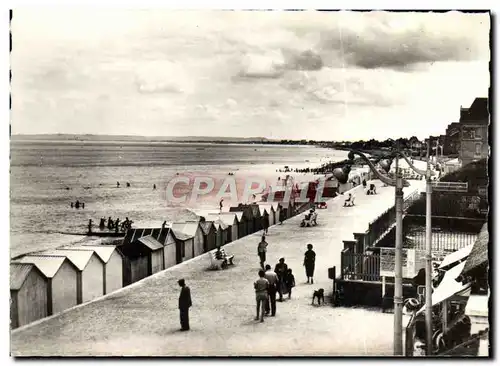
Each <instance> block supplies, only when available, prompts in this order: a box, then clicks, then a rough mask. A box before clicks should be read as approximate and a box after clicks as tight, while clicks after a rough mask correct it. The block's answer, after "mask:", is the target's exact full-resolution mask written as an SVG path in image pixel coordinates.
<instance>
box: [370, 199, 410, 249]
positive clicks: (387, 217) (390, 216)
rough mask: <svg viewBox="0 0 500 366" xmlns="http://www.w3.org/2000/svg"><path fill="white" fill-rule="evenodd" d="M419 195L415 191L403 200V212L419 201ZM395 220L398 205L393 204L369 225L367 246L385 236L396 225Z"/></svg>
mask: <svg viewBox="0 0 500 366" xmlns="http://www.w3.org/2000/svg"><path fill="white" fill-rule="evenodd" d="M419 197H420V193H419V192H418V191H415V192H413V193H412V194H411V195H409V196H408V197H407V198H405V200H404V201H403V213H404V212H407V211H408V209H409V208H410V207H411V206H412V205H413V204H414V203H415V202H417V201H418V199H419ZM395 222H396V207H395V206H392V207H391V208H389V209H388V210H387V211H385V212H384V213H383V214H381V215H380V216H379V217H377V218H376V219H375V220H373V221H372V222H371V223H370V224H369V225H368V235H367V236H368V239H367V242H366V245H367V247H370V246H373V244H374V243H375V242H376V241H377V240H379V239H380V238H381V237H382V236H384V234H385V233H386V232H388V231H389V230H390V229H391V228H392V227H393V226H394V224H395Z"/></svg>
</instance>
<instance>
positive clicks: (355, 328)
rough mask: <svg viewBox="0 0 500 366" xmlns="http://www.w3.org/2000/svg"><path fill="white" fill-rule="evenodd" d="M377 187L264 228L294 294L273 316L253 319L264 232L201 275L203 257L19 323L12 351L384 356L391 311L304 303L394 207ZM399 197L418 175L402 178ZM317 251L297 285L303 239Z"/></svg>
mask: <svg viewBox="0 0 500 366" xmlns="http://www.w3.org/2000/svg"><path fill="white" fill-rule="evenodd" d="M368 183H369V184H370V183H375V184H376V186H377V192H378V194H377V195H375V196H367V195H366V194H365V193H364V192H363V188H362V187H361V186H358V187H356V188H354V189H353V190H351V191H350V192H354V194H355V196H356V199H355V203H356V205H355V206H354V207H349V208H344V207H342V206H343V202H344V197H337V198H335V199H333V200H330V201H329V202H328V208H327V209H325V210H318V226H316V227H312V228H300V227H299V223H300V221H301V219H302V217H303V215H299V216H296V217H293V218H291V219H289V220H287V221H285V222H284V224H283V225H275V226H272V227H270V229H269V235H268V237H267V242H268V243H269V246H268V253H267V259H268V263H270V264H271V265H272V266H273V268H274V265H275V264H276V262H277V261H278V259H279V258H280V257H284V258H285V259H286V263H287V264H288V266H289V267H290V268H292V269H293V271H294V274H295V279H296V282H297V286H296V287H295V288H294V289H293V294H292V299H291V300H287V301H285V302H283V303H277V306H278V311H277V315H276V317H273V318H271V317H268V318H266V319H265V322H264V323H259V322H257V321H254V317H255V296H254V290H253V282H254V281H255V280H256V279H257V277H258V275H257V272H258V270H259V260H258V257H257V244H258V242H259V240H260V236H261V234H262V232H257V233H255V234H253V235H249V236H246V237H244V238H242V239H240V240H237V241H235V242H233V243H230V244H228V245H226V246H225V249H226V251H227V252H228V253H230V254H234V255H235V264H236V265H235V266H232V267H230V268H229V269H227V270H224V271H208V270H207V267H208V265H209V259H208V255H207V254H204V255H202V256H200V257H197V258H193V259H192V260H190V261H187V262H185V263H182V264H180V265H177V266H174V267H172V268H169V269H167V270H165V271H162V272H160V273H158V274H155V275H153V276H151V277H148V278H146V279H144V280H142V281H140V282H138V283H135V284H133V285H132V286H129V287H127V288H124V289H121V290H119V291H117V292H115V293H113V294H110V295H108V296H105V297H103V298H101V299H98V300H96V301H94V302H91V303H88V304H85V305H82V306H79V307H76V308H74V309H71V310H69V311H67V312H65V313H62V314H60V315H57V316H55V317H52V318H49V319H45V320H42V321H39V322H38V323H35V324H32V325H29V326H27V327H24V328H21V329H18V330H16V331H14V332H12V335H11V351H12V355H13V356H306V355H307V356H322V355H330V356H363V355H367V356H368V355H370V356H378V355H392V352H393V344H392V339H393V316H392V314H382V313H381V312H380V311H376V310H367V309H359V308H358V309H356V308H334V307H332V306H331V305H329V304H328V303H327V304H326V305H325V306H321V307H318V306H312V305H311V297H312V293H313V291H314V290H315V289H318V288H324V289H325V293H326V294H328V295H329V294H330V293H331V290H332V281H331V280H329V279H328V271H327V269H328V268H329V267H332V266H334V265H335V266H337V268H339V265H340V252H341V250H342V248H343V243H342V240H347V239H352V238H353V236H352V233H353V232H363V231H365V230H366V229H367V228H368V223H369V222H370V221H372V220H373V219H375V218H376V217H377V216H378V215H380V214H381V213H382V212H384V211H385V210H387V209H388V208H389V207H390V206H392V205H393V204H394V188H393V187H382V184H381V182H380V181H372V182H368ZM410 183H411V184H412V186H411V187H408V188H405V190H404V191H405V192H404V193H405V196H408V195H409V194H411V193H412V192H413V191H414V190H415V189H417V188H420V185H422V184H425V183H424V182H423V181H410ZM308 243H311V244H313V245H314V250H315V251H316V254H317V259H316V271H315V283H314V285H308V284H306V283H305V280H306V278H305V272H304V268H303V266H302V261H303V254H304V252H305V250H306V245H307V244H308ZM179 278H185V279H186V283H187V285H188V286H189V287H190V288H191V293H192V299H193V307H192V308H191V312H190V319H191V331H189V332H180V331H179V328H180V324H179V313H178V309H177V301H178V296H179V287H178V285H177V279H179Z"/></svg>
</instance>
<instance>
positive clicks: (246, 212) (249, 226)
mask: <svg viewBox="0 0 500 366" xmlns="http://www.w3.org/2000/svg"><path fill="white" fill-rule="evenodd" d="M229 212H243V216H245V221H246V235H250V234H253V233H254V232H255V231H256V230H255V225H254V216H253V210H252V208H251V207H250V205H244V204H242V203H240V204H239V205H238V206H236V207H230V208H229Z"/></svg>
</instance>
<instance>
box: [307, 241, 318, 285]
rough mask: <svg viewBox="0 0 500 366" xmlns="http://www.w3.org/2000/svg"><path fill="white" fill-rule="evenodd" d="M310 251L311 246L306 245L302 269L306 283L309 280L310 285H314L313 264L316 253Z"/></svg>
mask: <svg viewBox="0 0 500 366" xmlns="http://www.w3.org/2000/svg"><path fill="white" fill-rule="evenodd" d="M312 249H313V246H312V244H307V251H306V252H305V253H304V267H306V276H307V283H309V278H310V279H311V282H310V283H311V284H313V283H314V280H313V277H314V262H316V253H315V252H314V250H312Z"/></svg>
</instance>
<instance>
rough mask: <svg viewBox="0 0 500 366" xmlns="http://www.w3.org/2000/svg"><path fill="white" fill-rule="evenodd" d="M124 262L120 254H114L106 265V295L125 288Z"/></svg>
mask: <svg viewBox="0 0 500 366" xmlns="http://www.w3.org/2000/svg"><path fill="white" fill-rule="evenodd" d="M122 273H123V261H122V257H121V256H120V254H118V253H117V252H116V251H114V252H113V254H112V255H111V257H110V258H109V260H108V263H106V278H105V281H106V293H107V294H109V293H110V292H113V291H116V290H118V289H120V288H122V287H123V275H122Z"/></svg>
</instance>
